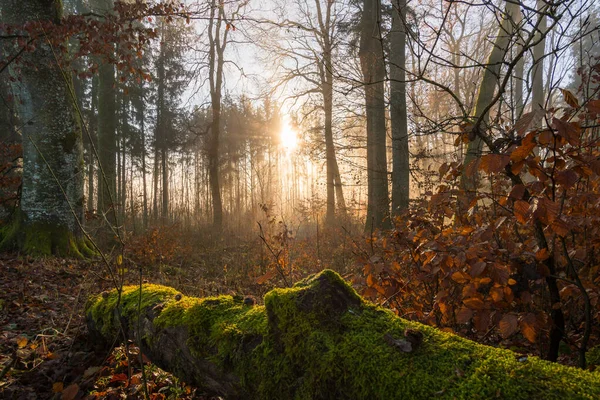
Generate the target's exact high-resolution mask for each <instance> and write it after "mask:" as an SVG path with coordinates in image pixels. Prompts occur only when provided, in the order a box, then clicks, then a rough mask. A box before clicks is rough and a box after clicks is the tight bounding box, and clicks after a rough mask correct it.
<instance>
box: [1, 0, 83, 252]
mask: <svg viewBox="0 0 600 400" xmlns="http://www.w3.org/2000/svg"><path fill="white" fill-rule="evenodd" d="M3 7H4V8H3V17H4V18H5V22H8V23H12V24H15V25H17V26H22V25H24V24H25V23H27V22H29V21H39V20H48V21H51V22H54V23H58V22H59V21H60V18H61V16H62V5H61V3H60V1H58V0H56V1H44V0H29V1H21V0H9V1H7V2H4V4H3ZM24 62H25V63H26V64H25V65H26V67H25V68H22V69H21V71H20V78H21V79H20V82H19V83H17V84H15V93H17V95H18V101H16V102H15V103H16V106H17V110H18V114H19V118H20V120H21V121H22V122H23V123H22V138H23V181H22V192H21V202H20V211H19V212H18V213H17V214H16V215H15V216H14V218H13V222H12V223H11V224H8V225H6V226H4V227H3V228H2V229H1V230H0V247H4V248H6V247H17V248H19V249H21V250H22V251H23V252H25V253H28V254H33V255H50V254H60V255H72V256H79V257H80V256H82V252H84V253H85V254H86V255H87V254H89V252H90V250H89V248H88V247H87V246H86V244H85V242H84V240H83V239H82V232H81V230H80V227H79V224H78V221H77V218H79V217H80V216H81V215H82V214H83V206H84V197H83V177H84V172H83V170H84V165H83V144H82V138H81V125H80V121H79V119H78V116H77V115H76V113H75V99H74V95H73V81H72V77H71V74H69V73H65V74H63V71H62V70H61V69H60V67H59V64H58V60H56V59H55V56H54V53H53V49H52V47H51V45H50V44H48V43H46V42H45V41H44V40H40V41H39V42H38V43H36V48H35V50H34V51H33V52H31V53H29V54H28V55H26V57H25V59H24ZM27 64H30V65H35V68H34V67H31V66H29V67H27Z"/></svg>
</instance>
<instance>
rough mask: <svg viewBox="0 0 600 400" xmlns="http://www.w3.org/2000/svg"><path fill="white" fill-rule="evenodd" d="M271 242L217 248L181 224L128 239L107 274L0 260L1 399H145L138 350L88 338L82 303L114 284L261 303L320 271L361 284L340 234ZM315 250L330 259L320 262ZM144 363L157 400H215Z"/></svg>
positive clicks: (229, 240) (57, 262)
mask: <svg viewBox="0 0 600 400" xmlns="http://www.w3.org/2000/svg"><path fill="white" fill-rule="evenodd" d="M284 232H287V230H285V231H284ZM265 236H266V237H265V238H264V240H261V239H259V237H258V236H256V235H252V236H250V237H241V236H239V235H230V236H228V237H226V238H225V239H219V240H217V241H215V240H213V239H211V238H210V237H199V236H197V235H193V234H191V233H186V232H182V231H181V230H180V229H179V228H178V226H176V225H174V226H173V227H168V228H162V229H151V230H150V231H149V232H148V233H147V234H145V235H143V236H138V237H132V238H130V240H129V241H128V244H127V246H126V248H124V249H123V250H122V254H124V255H125V257H123V256H119V255H117V254H118V253H116V252H113V253H112V254H108V255H107V259H108V264H109V265H108V266H107V265H106V264H104V263H103V262H102V260H100V259H94V260H87V261H84V260H71V259H63V258H56V257H52V258H41V259H40V258H30V257H25V256H21V255H18V254H0V398H2V399H62V400H74V399H96V398H102V399H120V398H127V399H136V398H139V399H143V398H145V396H144V386H145V385H143V384H142V376H141V368H140V363H139V362H138V360H139V358H138V357H137V354H138V349H137V348H136V347H135V345H134V344H132V343H129V344H128V347H127V348H126V346H125V344H123V343H120V342H119V341H117V340H116V341H115V344H114V346H113V347H114V348H113V349H109V350H107V349H105V348H104V349H103V348H98V347H97V346H95V343H92V341H91V340H90V339H89V338H88V336H87V327H86V323H85V318H84V309H85V303H86V301H87V299H88V298H89V296H90V295H95V294H99V293H101V292H103V291H105V290H110V289H113V288H115V282H114V280H113V279H112V278H111V275H112V276H116V278H117V280H118V281H119V282H116V284H117V286H118V285H121V284H123V285H131V284H134V285H138V284H139V282H140V280H143V281H147V282H151V283H155V284H161V285H167V286H171V287H174V288H176V289H177V290H180V291H181V292H182V293H183V294H185V295H188V296H198V297H205V296H211V295H219V294H231V295H245V296H248V295H249V296H253V297H255V298H256V300H257V301H258V302H261V301H262V297H263V295H264V294H265V293H266V292H267V291H269V290H270V289H272V288H273V287H275V286H285V285H286V284H290V283H293V282H295V281H297V280H299V279H302V278H304V277H306V276H307V275H310V274H312V273H315V272H318V271H320V270H321V269H323V268H324V266H323V265H327V267H328V268H333V269H335V270H337V271H338V272H340V273H342V274H343V275H344V277H345V278H349V277H350V276H354V275H356V276H358V275H360V273H358V274H357V273H356V272H357V271H352V269H353V268H354V266H355V265H356V264H355V256H354V254H353V251H352V249H351V244H350V241H349V240H348V239H347V238H345V237H344V236H343V235H328V236H327V237H322V238H321V239H320V242H319V241H317V242H316V244H315V243H313V242H312V241H311V240H308V239H307V240H298V241H295V242H294V243H293V244H290V241H289V240H288V239H287V236H286V235H282V234H279V235H277V234H271V235H265ZM315 248H316V251H315ZM319 248H321V249H328V250H327V251H324V250H323V251H321V253H319ZM319 254H321V257H322V258H321V257H319ZM292 260H293V261H292ZM323 263H324V264H323ZM108 267H110V269H111V271H112V272H109V269H108ZM283 269H285V276H286V277H287V278H283V275H284V274H283V273H280V272H282V270H283ZM140 275H142V276H140ZM143 362H144V364H145V371H146V372H147V374H146V375H147V385H146V387H147V388H148V391H149V392H150V393H149V394H150V398H151V399H209V397H206V396H203V394H202V393H200V392H199V390H197V389H196V388H193V387H190V386H188V385H186V384H185V383H183V382H180V381H179V380H178V379H177V378H175V377H174V376H172V375H170V374H168V373H166V372H164V371H162V370H160V369H159V368H158V367H156V366H155V365H153V364H151V363H150V362H149V361H148V360H144V361H143Z"/></svg>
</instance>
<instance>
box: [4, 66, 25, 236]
mask: <svg viewBox="0 0 600 400" xmlns="http://www.w3.org/2000/svg"><path fill="white" fill-rule="evenodd" d="M11 97H12V93H11V90H10V86H9V80H8V72H4V73H3V74H0V225H2V224H4V223H6V222H8V220H9V219H10V217H11V214H12V212H13V211H14V209H15V206H16V204H17V200H18V189H19V186H20V180H21V171H20V169H19V165H20V160H19V157H20V155H21V151H20V150H19V147H20V145H21V138H20V137H19V135H18V134H17V131H16V126H17V121H16V115H15V112H14V109H13V108H14V105H13V102H12V101H10V98H11Z"/></svg>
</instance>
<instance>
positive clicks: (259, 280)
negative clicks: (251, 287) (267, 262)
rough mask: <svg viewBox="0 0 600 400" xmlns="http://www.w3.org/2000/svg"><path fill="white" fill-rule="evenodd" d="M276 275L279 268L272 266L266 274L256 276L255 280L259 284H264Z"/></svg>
mask: <svg viewBox="0 0 600 400" xmlns="http://www.w3.org/2000/svg"><path fill="white" fill-rule="evenodd" d="M275 275H277V270H276V269H275V268H272V269H270V270H268V271H267V273H266V274H264V275H262V276H259V277H258V278H256V279H255V281H256V283H258V284H259V285H262V284H263V283H265V282H267V281H268V280H269V279H271V278H273V277H274V276H275Z"/></svg>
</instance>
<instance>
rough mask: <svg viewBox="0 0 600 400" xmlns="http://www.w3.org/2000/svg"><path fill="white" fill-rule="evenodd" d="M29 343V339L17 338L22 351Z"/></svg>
mask: <svg viewBox="0 0 600 400" xmlns="http://www.w3.org/2000/svg"><path fill="white" fill-rule="evenodd" d="M27 342H29V339H27V338H26V337H25V336H19V337H17V346H19V348H20V349H22V348H23V347H25V346H27Z"/></svg>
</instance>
